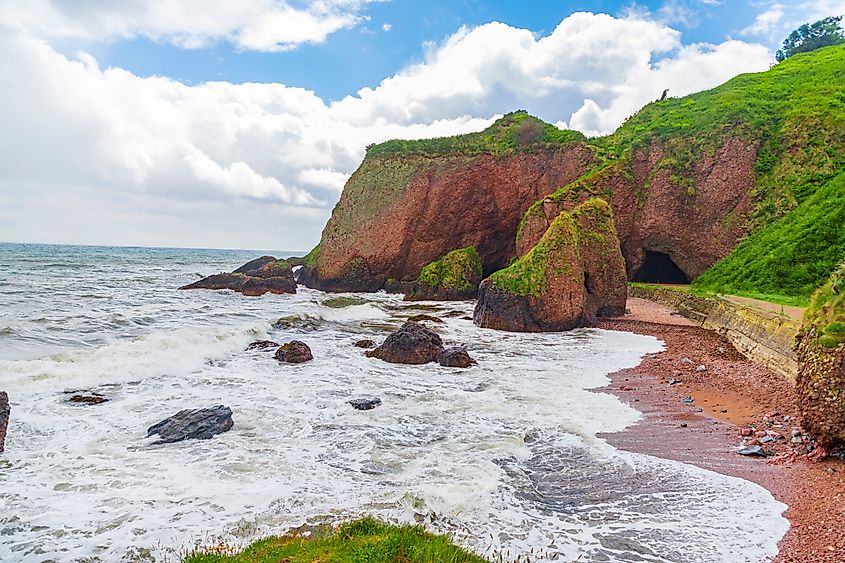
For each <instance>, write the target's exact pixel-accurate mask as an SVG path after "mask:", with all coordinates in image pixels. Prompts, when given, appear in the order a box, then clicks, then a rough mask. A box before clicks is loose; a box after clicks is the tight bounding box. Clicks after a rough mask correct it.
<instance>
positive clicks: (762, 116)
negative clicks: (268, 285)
mask: <svg viewBox="0 0 845 563" xmlns="http://www.w3.org/2000/svg"><path fill="white" fill-rule="evenodd" d="M843 84H845V46H840V47H830V48H827V49H821V50H819V51H817V52H813V53H807V54H804V55H798V56H795V57H792V58H790V59H789V60H788V61H786V62H784V63H781V64H779V65H777V66H775V67H774V68H772V69H771V70H769V71H767V72H763V73H757V74H749V75H742V76H738V77H736V78H734V79H733V80H731V81H729V82H728V83H726V84H724V85H722V86H719V87H718V88H714V89H712V90H708V91H706V92H700V93H698V94H694V95H691V96H687V97H685V98H680V99H667V100H662V101H659V102H655V103H652V104H649V105H647V106H646V107H644V108H643V109H641V110H640V111H639V112H637V114H636V115H634V116H632V117H631V118H630V119H628V120H627V121H626V122H625V123H624V124H623V125H622V126H621V127H620V128H619V129H618V130H617V131H616V132H614V133H613V134H611V135H608V136H606V137H602V138H596V139H590V140H587V139H586V138H584V137H583V135H580V134H578V133H575V132H571V131H561V130H558V129H556V128H555V127H553V126H552V125H549V124H545V123H543V122H541V121H539V120H537V119H536V118H532V117H530V116H528V115H527V114H526V113H525V112H515V113H513V114H509V115H507V116H505V117H503V118H502V119H501V120H499V121H498V122H496V123H495V124H493V125H492V126H491V127H489V128H488V129H486V130H485V131H482V132H479V133H474V134H470V135H463V136H459V137H450V138H443V139H431V140H424V141H390V142H388V143H384V144H382V145H376V146H374V147H371V148H370V149H369V150H368V152H367V157H366V158H365V159H364V162H363V163H362V164H361V167H360V168H359V169H358V170H357V171H356V172H355V174H354V175H353V176H352V177H351V178H350V180H349V182H348V183H347V185H346V187H345V188H344V191H343V194H342V196H341V199H340V201H339V202H338V204H337V206H336V207H335V209H334V211H333V213H332V217H331V219H330V220H329V222H328V224H327V225H326V227H325V230H324V231H323V236H322V239H321V242H320V245H319V252H314V253H312V254H311V255H309V258H310V260H308V261H307V264H306V267H305V268H303V271H302V272H301V274H300V281H301V282H303V283H305V284H306V285H309V286H311V287H316V288H319V289H324V290H329V291H336V290H341V291H342V290H363V291H372V290H377V289H380V288H382V287H384V286H385V283H386V282H387V281H388V280H394V281H395V282H396V283H397V284H398V285H399V286H401V283H400V282H404V281H412V280H414V279H416V277H417V276H418V275H419V273H420V270H421V269H422V267H423V266H424V265H425V264H428V263H430V262H432V261H434V260H437V259H439V258H440V257H442V256H444V255H445V254H446V253H448V252H449V251H451V250H454V249H456V248H463V247H467V246H473V247H475V248H476V249H477V250H478V253H479V255H480V257H481V261H482V265H483V269H484V274H485V275H489V274H491V273H492V272H494V271H496V270H499V269H501V268H504V267H506V266H507V265H509V264H510V263H511V261H512V260H513V259H515V258H517V257H519V256H524V255H526V254H527V253H528V251H529V250H530V249H531V248H532V247H533V246H534V245H535V244H537V243H538V241H540V240H541V238H542V236H543V234H544V233H545V232H546V230H547V229H548V228H549V226H550V225H551V223H552V221H553V220H554V219H555V218H556V217H557V216H558V215H559V214H560V213H561V212H562V211H567V210H571V209H573V208H574V207H575V206H577V205H578V204H580V203H582V202H584V201H587V200H589V199H590V198H593V197H600V198H602V199H604V200H606V201H608V202H609V203H610V204H611V206H612V208H613V211H614V215H615V218H616V225H617V229H618V234H619V239H620V242H621V248H622V253H623V256H624V259H625V264H626V267H627V273H628V277H629V278H630V279H635V280H638V281H669V280H668V279H659V278H660V277H662V276H663V275H664V274H665V275H668V276H669V277H670V278H677V279H678V281H690V280H693V279H695V278H698V277H699V276H701V275H702V274H704V273H705V271H707V273H706V274H705V275H704V276H702V277H701V279H702V280H706V281H705V282H704V283H705V285H706V289H708V290H710V291H714V292H736V291H740V290H745V291H760V290H764V291H765V292H767V293H773V294H774V293H777V294H781V295H799V296H803V297H806V296H808V295H809V294H810V293H811V292H812V290H813V289H814V288H816V287H818V286H819V285H821V284H822V283H823V281H824V278H825V277H826V276H827V275H828V274H829V273H830V272H831V271H832V269H833V268H834V267H835V264H836V262H837V261H838V260H839V258H838V257H839V255H840V254H841V252H840V250H839V249H841V248H845V246H843V245H845V229H842V228H841V218H842V212H841V204H840V203H839V202H840V201H841V194H842V191H841V189H840V186H841V181H837V180H836V178H837V177H839V178H840V179H841V178H842V176H841V174H842V173H843V171H845V87H843ZM796 215H798V216H800V217H805V218H807V220H806V221H801V220H797V219H796V218H795V217H796ZM746 237H748V238H746ZM743 239H745V241H746V242H744V243H743V246H742V247H741V248H740V249H738V252H737V253H734V252H733V251H734V249H735V248H736V247H737V244H738V242H739V241H741V240H743ZM807 241H810V242H812V244H813V251H812V252H803V251H802V248H803V247H804V245H805V243H806V242H807ZM773 245H775V246H777V248H778V250H777V251H776V252H775V251H772V248H774V247H773ZM783 256H785V257H786V258H785V259H783V260H782V259H781V257H783ZM766 260H768V262H766ZM717 263H718V266H717V267H716V268H711V267H712V266H713V265H714V264H717ZM778 264H781V266H778ZM655 272H656V273H655ZM713 272H715V273H714V274H712V275H711V273H713ZM670 274H671V275H670ZM655 276H656V277H657V279H649V278H650V277H655ZM696 283H699V282H696Z"/></svg>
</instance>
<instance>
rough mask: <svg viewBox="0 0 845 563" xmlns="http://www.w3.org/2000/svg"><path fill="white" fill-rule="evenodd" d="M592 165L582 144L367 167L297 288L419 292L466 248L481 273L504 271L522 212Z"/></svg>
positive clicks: (370, 160)
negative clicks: (430, 270)
mask: <svg viewBox="0 0 845 563" xmlns="http://www.w3.org/2000/svg"><path fill="white" fill-rule="evenodd" d="M593 160H594V156H593V153H592V151H591V150H590V149H589V148H588V147H587V146H586V144H582V143H572V144H570V145H566V146H562V147H558V148H555V149H549V150H538V151H537V152H528V153H524V154H517V155H514V156H510V157H495V156H493V155H478V156H473V157H469V158H468V157H466V156H462V155H453V156H439V157H436V158H429V157H420V156H404V155H396V156H379V157H367V158H366V159H365V160H364V162H363V163H362V164H361V166H360V167H359V169H358V170H357V171H356V172H355V173H354V174H353V175H352V177H351V178H350V180H349V181H348V182H347V185H346V187H345V188H344V191H343V194H342V195H341V198H340V201H339V202H338V204H337V206H336V207H335V209H334V211H333V212H332V217H331V219H330V220H329V222H328V223H327V224H326V227H325V229H324V230H323V236H322V239H321V242H320V249H319V253H318V255H317V258H316V261H315V264H314V265H313V267H310V268H308V267H304V268H302V270H300V272H299V282H300V283H302V284H304V285H306V286H308V287H313V288H317V289H321V290H324V291H376V290H378V289H381V288H383V287H384V286H385V282H386V281H387V280H388V279H394V280H397V282H403V281H404V282H413V281H415V280H416V278H417V276H418V275H419V273H420V271H421V270H422V268H423V266H425V265H426V264H429V263H431V262H433V261H436V260H438V259H440V258H441V257H443V256H444V255H445V254H446V253H448V252H449V251H451V250H453V249H457V248H464V247H468V246H472V247H474V248H475V249H476V250H477V251H478V254H479V255H480V258H481V263H482V265H483V267H484V271H486V272H492V271H495V270H497V269H499V268H503V267H504V266H506V265H507V264H508V261H509V260H510V258H511V257H512V256H513V255H514V253H515V242H514V233H515V232H516V227H517V224H518V223H519V220H520V217H522V214H523V213H524V212H525V210H526V209H528V207H529V206H530V205H531V204H532V203H534V201H536V200H537V199H539V198H541V197H543V196H544V195H546V194H549V193H551V192H552V191H554V190H555V189H557V187H559V186H561V185H564V184H567V183H569V182H571V181H573V180H575V179H576V178H578V177H579V176H580V175H581V174H583V173H584V171H585V170H586V169H587V168H588V166H589V165H590V164H591V163H592V162H593ZM418 289H419V292H420V293H426V294H427V291H428V290H426V288H423V287H419V288H418ZM403 292H404V291H403ZM431 293H432V294H436V293H437V292H436V291H432V292H431Z"/></svg>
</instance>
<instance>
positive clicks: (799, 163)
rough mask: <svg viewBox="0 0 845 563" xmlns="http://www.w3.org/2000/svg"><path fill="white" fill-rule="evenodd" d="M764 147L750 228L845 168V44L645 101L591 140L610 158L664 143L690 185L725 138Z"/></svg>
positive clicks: (671, 164) (666, 163)
mask: <svg viewBox="0 0 845 563" xmlns="http://www.w3.org/2000/svg"><path fill="white" fill-rule="evenodd" d="M728 135H730V136H734V137H736V136H739V137H742V138H745V139H747V140H748V141H749V142H752V143H754V144H758V145H759V151H758V158H757V166H756V172H757V186H756V189H755V193H754V194H753V195H754V200H755V204H756V206H755V211H754V214H753V216H752V224H751V227H752V228H757V227H760V226H763V225H766V224H769V223H770V222H772V221H774V220H776V219H777V218H778V217H780V216H782V215H784V214H785V213H787V212H789V211H790V210H792V209H794V208H795V207H797V206H798V204H800V203H801V202H802V201H804V200H805V199H807V198H808V197H809V196H811V195H812V194H813V193H814V192H815V190H816V189H817V188H818V187H819V186H822V185H824V184H825V183H827V182H828V181H829V180H830V179H831V178H832V177H833V176H835V175H837V174H838V173H839V172H841V171H842V170H845V46H836V47H829V48H826V49H821V50H819V51H815V52H813V53H807V54H803V55H797V56H795V57H792V58H790V59H789V60H787V61H785V62H783V63H781V64H778V65H776V66H775V67H773V68H772V69H770V70H768V71H766V72H760V73H756V74H744V75H741V76H737V77H736V78H734V79H732V80H730V81H728V82H726V83H725V84H723V85H721V86H719V87H717V88H714V89H712V90H707V91H705V92H700V93H697V94H693V95H691V96H686V97H683V98H677V99H674V98H671V99H667V100H665V101H662V102H655V103H652V104H649V105H647V106H645V107H644V108H643V109H641V110H640V111H639V112H637V114H635V115H634V116H632V117H631V118H629V119H628V120H627V121H626V122H625V123H624V124H623V125H622V126H621V127H620V128H619V129H618V130H617V131H616V132H614V133H613V134H612V135H609V136H607V137H603V138H600V139H595V140H594V141H593V142H594V143H595V145H596V146H597V147H598V148H599V150H600V152H601V153H602V154H603V155H604V156H605V157H606V158H608V159H611V160H613V159H615V158H617V157H623V156H624V154H625V153H626V152H630V151H631V150H632V149H635V148H637V147H640V146H643V145H646V144H650V143H654V142H659V143H660V144H661V145H662V146H663V147H664V148H665V149H666V151H667V155H666V156H665V157H664V159H663V162H661V163H660V166H662V167H665V168H669V169H671V170H672V171H673V172H674V174H675V176H676V177H677V178H678V180H679V181H680V183H681V184H684V183H689V182H690V181H691V180H692V178H691V172H692V165H693V163H694V162H695V160H697V159H700V158H702V157H703V156H705V155H713V154H714V152H715V150H716V149H717V148H718V147H719V146H720V144H721V141H722V140H723V139H724V138H725V137H726V136H728Z"/></svg>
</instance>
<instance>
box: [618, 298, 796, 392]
mask: <svg viewBox="0 0 845 563" xmlns="http://www.w3.org/2000/svg"><path fill="white" fill-rule="evenodd" d="M628 295H629V296H630V297H640V298H642V299H648V300H650V301H654V302H656V303H660V304H661V305H666V306H667V307H672V308H673V309H676V310H677V311H678V312H679V313H681V314H682V315H683V316H684V317H687V318H688V319H690V320H693V321H695V322H697V323H698V324H700V325H701V326H703V327H704V328H706V329H709V330H713V331H716V332H718V333H719V334H722V335H724V336H725V337H726V338H727V339H728V340H730V342H731V343H732V344H733V345H734V347H735V348H736V349H737V350H739V352H741V353H742V354H743V355H744V356H745V357H747V358H748V359H749V360H751V361H753V362H755V363H757V364H760V365H763V366H766V367H767V368H769V369H771V370H772V371H773V372H775V373H778V374H780V375H782V376H784V377H787V378H789V379H791V380H793V381H794V380H795V377H796V376H797V374H798V354H797V352H796V351H795V349H794V347H795V337H796V336H797V335H798V332H799V331H800V330H801V323H800V322H798V321H796V320H793V319H791V318H789V317H785V316H782V315H776V314H773V313H768V312H765V311H761V310H758V309H753V308H750V307H745V306H743V305H739V304H737V303H733V302H731V301H728V300H726V299H722V298H719V297H715V298H710V297H702V296H700V295H694V294H691V293H686V292H683V291H677V290H673V289H668V288H665V287H649V286H631V287H629V288H628Z"/></svg>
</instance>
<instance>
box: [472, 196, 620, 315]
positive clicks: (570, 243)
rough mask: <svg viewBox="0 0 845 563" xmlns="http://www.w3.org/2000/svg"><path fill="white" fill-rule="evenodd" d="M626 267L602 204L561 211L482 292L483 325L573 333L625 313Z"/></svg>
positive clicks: (593, 202)
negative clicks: (571, 331) (605, 317)
mask: <svg viewBox="0 0 845 563" xmlns="http://www.w3.org/2000/svg"><path fill="white" fill-rule="evenodd" d="M625 295H626V279H625V264H624V260H623V258H622V253H621V250H620V248H619V239H618V238H617V236H616V229H615V226H614V222H613V212H612V210H611V208H610V205H609V204H608V203H607V202H605V201H604V200H600V199H591V200H588V201H587V202H585V203H583V204H581V205H579V206H577V207H576V208H575V209H574V210H573V211H572V212H571V213H570V212H566V211H564V212H561V213H560V214H559V215H558V216H557V217H556V218H555V219H554V221H552V223H551V225H550V226H549V229H548V230H547V231H546V233H545V234H544V235H543V237H542V238H541V239H540V241H539V242H538V243H537V244H536V245H535V246H534V247H533V248H532V249H531V250H530V251H528V253H527V254H525V256H523V257H522V258H520V259H518V260H517V261H516V262H514V263H513V264H512V265H511V266H510V267H508V268H505V269H504V270H499V271H498V272H496V273H494V274H493V275H491V276H490V277H489V278H487V279H486V280H484V282H482V284H481V287H480V288H479V294H478V304H477V305H476V308H475V315H474V320H475V322H476V324H478V325H479V326H483V327H487V328H496V329H500V330H512V331H518V332H537V331H558V330H570V329H572V328H575V327H578V326H583V325H587V324H590V323H592V322H594V320H595V317H596V316H597V315H601V316H606V315H612V314H619V313H622V312H624V309H625Z"/></svg>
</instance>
